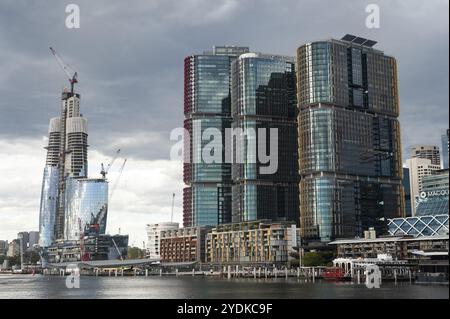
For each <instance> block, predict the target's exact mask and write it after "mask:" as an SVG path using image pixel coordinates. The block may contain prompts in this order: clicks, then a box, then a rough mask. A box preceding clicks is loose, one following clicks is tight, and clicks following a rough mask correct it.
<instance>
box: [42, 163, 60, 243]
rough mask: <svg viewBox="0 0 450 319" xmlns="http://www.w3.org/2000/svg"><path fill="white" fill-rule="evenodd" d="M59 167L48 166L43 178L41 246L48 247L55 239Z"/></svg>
mask: <svg viewBox="0 0 450 319" xmlns="http://www.w3.org/2000/svg"><path fill="white" fill-rule="evenodd" d="M58 176H59V172H58V168H57V167H56V166H46V167H45V168H44V176H43V179H42V190H41V207H40V210H39V246H41V247H48V246H50V245H51V244H52V243H53V241H54V239H55V235H54V234H55V218H56V197H57V195H58Z"/></svg>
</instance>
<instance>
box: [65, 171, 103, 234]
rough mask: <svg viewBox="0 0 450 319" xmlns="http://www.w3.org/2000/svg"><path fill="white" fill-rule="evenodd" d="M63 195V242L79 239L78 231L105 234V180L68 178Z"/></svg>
mask: <svg viewBox="0 0 450 319" xmlns="http://www.w3.org/2000/svg"><path fill="white" fill-rule="evenodd" d="M65 195H66V200H65V219H64V239H65V240H77V239H79V238H80V231H81V232H83V234H89V232H90V231H93V232H94V233H95V234H105V230H106V217H107V212H108V182H107V181H106V180H105V179H103V178H100V179H94V178H70V177H69V178H67V181H66V192H65ZM91 227H92V228H93V227H96V228H98V229H91Z"/></svg>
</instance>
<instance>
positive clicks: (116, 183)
mask: <svg viewBox="0 0 450 319" xmlns="http://www.w3.org/2000/svg"><path fill="white" fill-rule="evenodd" d="M126 162H127V159H125V160H124V161H123V164H122V166H121V167H120V170H119V175H118V176H117V179H116V181H115V182H114V185H113V187H112V188H111V193H110V194H109V199H110V200H111V197H112V195H113V194H114V192H115V191H116V188H117V185H118V184H119V180H120V177H121V176H122V172H123V169H124V168H125V164H126Z"/></svg>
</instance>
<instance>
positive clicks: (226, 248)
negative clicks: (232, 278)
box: [206, 220, 300, 264]
mask: <svg viewBox="0 0 450 319" xmlns="http://www.w3.org/2000/svg"><path fill="white" fill-rule="evenodd" d="M299 246H300V236H299V229H298V228H297V227H296V225H295V222H271V221H269V220H256V221H249V222H242V223H231V224H224V225H219V226H217V227H215V228H213V229H212V231H211V232H210V233H209V234H208V235H207V236H206V261H207V262H209V263H219V264H229V263H232V264H236V263H240V264H242V263H286V262H287V261H288V260H290V259H291V257H290V254H291V253H293V252H295V251H296V250H295V249H296V248H297V247H299Z"/></svg>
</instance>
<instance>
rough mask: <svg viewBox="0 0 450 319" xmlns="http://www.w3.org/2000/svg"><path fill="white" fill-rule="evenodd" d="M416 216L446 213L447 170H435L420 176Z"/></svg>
mask: <svg viewBox="0 0 450 319" xmlns="http://www.w3.org/2000/svg"><path fill="white" fill-rule="evenodd" d="M421 186H422V187H421V192H420V194H419V202H418V204H417V207H416V216H434V215H448V198H449V196H448V195H449V170H448V169H443V170H436V171H433V172H431V175H425V176H423V177H422V185H421Z"/></svg>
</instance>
